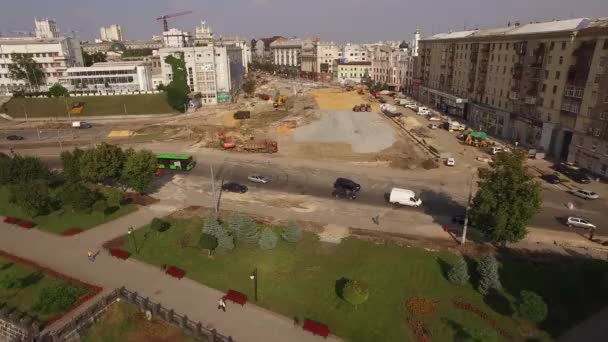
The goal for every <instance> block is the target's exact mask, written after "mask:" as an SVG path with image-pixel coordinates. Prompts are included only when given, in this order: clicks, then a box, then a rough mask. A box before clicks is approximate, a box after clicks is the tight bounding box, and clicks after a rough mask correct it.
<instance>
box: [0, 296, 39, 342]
mask: <svg viewBox="0 0 608 342" xmlns="http://www.w3.org/2000/svg"><path fill="white" fill-rule="evenodd" d="M39 332H40V323H38V322H37V321H36V320H35V319H33V318H32V317H29V316H28V315H27V314H25V313H22V312H20V311H18V310H14V309H11V308H9V307H8V306H6V305H5V304H1V303H0V341H30V340H32V339H33V337H34V336H36V335H37V334H38V333H39Z"/></svg>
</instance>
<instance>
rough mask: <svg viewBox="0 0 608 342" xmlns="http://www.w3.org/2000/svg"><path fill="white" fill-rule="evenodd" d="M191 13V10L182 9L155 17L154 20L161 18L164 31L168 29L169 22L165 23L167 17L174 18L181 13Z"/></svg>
mask: <svg viewBox="0 0 608 342" xmlns="http://www.w3.org/2000/svg"><path fill="white" fill-rule="evenodd" d="M190 13H192V11H184V12H179V13H171V14H163V15H161V16H160V17H158V18H156V20H162V21H163V28H164V31H163V32H165V31H169V23H167V19H169V18H175V17H180V16H182V15H186V14H190Z"/></svg>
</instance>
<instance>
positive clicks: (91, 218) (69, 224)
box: [0, 186, 137, 235]
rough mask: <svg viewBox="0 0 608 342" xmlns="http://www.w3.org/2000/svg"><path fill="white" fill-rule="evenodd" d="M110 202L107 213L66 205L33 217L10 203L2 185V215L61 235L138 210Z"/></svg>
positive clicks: (0, 207) (0, 200)
mask: <svg viewBox="0 0 608 342" xmlns="http://www.w3.org/2000/svg"><path fill="white" fill-rule="evenodd" d="M109 204H110V206H111V207H110V208H108V209H109V210H108V212H107V213H102V212H97V211H91V212H90V213H85V212H74V211H72V210H71V208H69V207H65V208H63V209H60V210H57V211H54V212H52V213H50V214H48V215H40V216H36V217H31V216H30V215H28V214H27V213H25V212H24V211H23V210H22V209H21V208H19V207H17V206H15V205H13V204H11V203H9V190H8V187H6V186H0V215H2V216H12V217H17V218H19V219H24V220H28V221H31V222H34V223H36V225H37V227H36V228H38V229H41V230H44V231H47V232H51V233H54V234H59V235H61V234H62V233H63V232H65V231H66V230H69V229H72V228H79V229H81V230H87V229H91V228H93V227H95V226H98V225H100V224H103V223H106V222H109V221H112V220H115V219H117V218H119V217H121V216H124V215H127V214H129V213H132V212H134V211H135V210H137V206H136V205H135V204H127V205H122V206H121V205H119V204H118V203H109Z"/></svg>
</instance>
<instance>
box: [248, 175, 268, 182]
mask: <svg viewBox="0 0 608 342" xmlns="http://www.w3.org/2000/svg"><path fill="white" fill-rule="evenodd" d="M247 179H249V181H251V182H254V183H262V184H266V183H268V182H270V178H269V177H266V176H262V175H249V177H247Z"/></svg>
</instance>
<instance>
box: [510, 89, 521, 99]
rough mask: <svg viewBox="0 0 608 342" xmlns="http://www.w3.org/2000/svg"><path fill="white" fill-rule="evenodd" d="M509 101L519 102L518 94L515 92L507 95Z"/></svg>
mask: <svg viewBox="0 0 608 342" xmlns="http://www.w3.org/2000/svg"><path fill="white" fill-rule="evenodd" d="M509 100H513V101H517V100H519V94H518V93H517V92H515V91H512V92H510V93H509Z"/></svg>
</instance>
